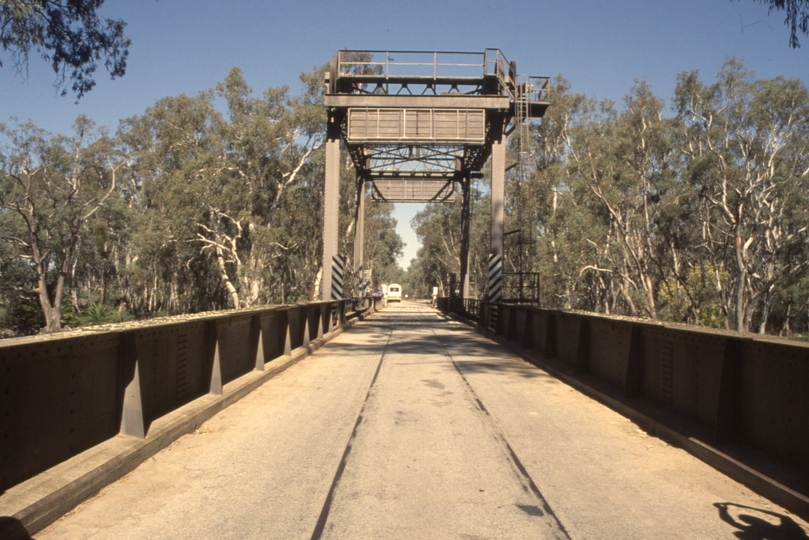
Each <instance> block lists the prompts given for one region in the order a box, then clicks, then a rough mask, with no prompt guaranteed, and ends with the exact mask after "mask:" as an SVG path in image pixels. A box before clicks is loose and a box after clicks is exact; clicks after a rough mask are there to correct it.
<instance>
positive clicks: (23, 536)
mask: <svg viewBox="0 0 809 540" xmlns="http://www.w3.org/2000/svg"><path fill="white" fill-rule="evenodd" d="M0 538H2V539H3V540H32V539H31V536H30V535H29V534H28V531H27V530H26V529H25V527H24V526H23V524H22V522H20V520H19V519H15V518H13V517H10V516H0Z"/></svg>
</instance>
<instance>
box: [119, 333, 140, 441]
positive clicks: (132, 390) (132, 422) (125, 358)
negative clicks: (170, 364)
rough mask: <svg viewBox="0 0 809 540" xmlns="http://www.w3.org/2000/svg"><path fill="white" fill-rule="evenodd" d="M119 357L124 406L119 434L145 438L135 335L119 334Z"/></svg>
mask: <svg viewBox="0 0 809 540" xmlns="http://www.w3.org/2000/svg"><path fill="white" fill-rule="evenodd" d="M121 356H122V362H123V368H124V369H123V374H124V383H125V384H126V387H125V388H124V405H123V410H122V413H121V433H123V434H124V435H131V436H132V437H139V438H141V439H143V438H144V437H145V436H146V422H145V420H144V418H143V398H142V395H141V389H140V366H139V365H138V364H139V362H138V349H137V339H136V333H135V332H134V331H133V332H123V333H122V334H121Z"/></svg>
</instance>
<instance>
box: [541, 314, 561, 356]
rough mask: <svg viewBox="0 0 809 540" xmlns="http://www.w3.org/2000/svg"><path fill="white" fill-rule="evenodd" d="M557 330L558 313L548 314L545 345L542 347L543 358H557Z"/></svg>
mask: <svg viewBox="0 0 809 540" xmlns="http://www.w3.org/2000/svg"><path fill="white" fill-rule="evenodd" d="M556 334H557V330H556V313H548V319H547V322H546V323H545V343H544V344H543V346H542V358H546V359H549V358H556V356H557V354H558V353H557V348H556V343H557V339H558V338H557V335H556Z"/></svg>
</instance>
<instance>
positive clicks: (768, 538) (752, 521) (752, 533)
mask: <svg viewBox="0 0 809 540" xmlns="http://www.w3.org/2000/svg"><path fill="white" fill-rule="evenodd" d="M714 506H715V507H716V508H717V509H718V510H719V517H720V518H721V519H722V521H724V522H725V523H727V524H728V525H732V526H733V527H735V528H737V529H739V530H738V531H736V532H734V533H733V535H734V536H735V537H736V538H739V539H741V540H800V539H802V538H809V536H807V535H806V531H804V530H803V529H802V528H801V526H800V525H798V524H797V523H795V521H794V520H793V519H792V518H790V517H789V516H785V515H783V514H778V513H776V512H771V511H769V510H762V509H761V508H753V507H752V506H744V505H741V504H735V503H714Z"/></svg>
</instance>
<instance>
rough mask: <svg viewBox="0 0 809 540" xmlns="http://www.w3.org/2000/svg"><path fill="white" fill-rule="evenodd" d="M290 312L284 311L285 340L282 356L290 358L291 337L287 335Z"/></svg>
mask: <svg viewBox="0 0 809 540" xmlns="http://www.w3.org/2000/svg"><path fill="white" fill-rule="evenodd" d="M290 312H291V310H289V309H287V310H286V313H285V314H286V324H285V325H284V326H285V329H284V330H285V332H284V334H285V336H286V337H285V338H284V356H292V336H291V335H290V333H289V326H290V325H289V315H290Z"/></svg>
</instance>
